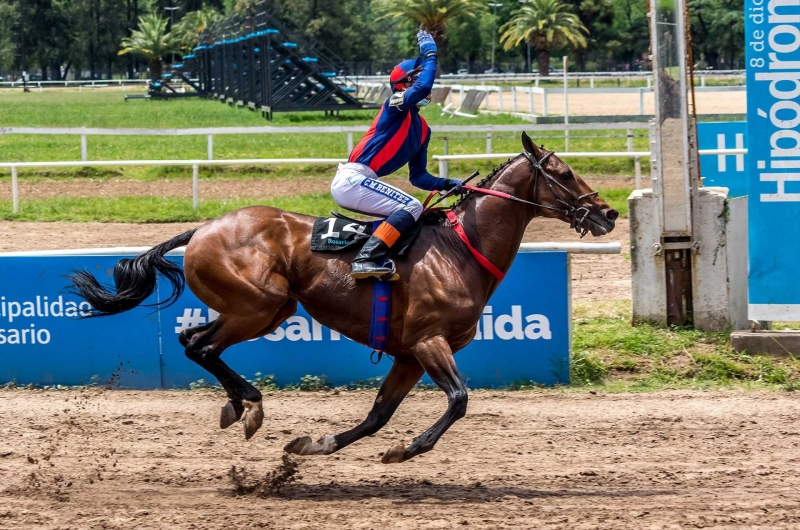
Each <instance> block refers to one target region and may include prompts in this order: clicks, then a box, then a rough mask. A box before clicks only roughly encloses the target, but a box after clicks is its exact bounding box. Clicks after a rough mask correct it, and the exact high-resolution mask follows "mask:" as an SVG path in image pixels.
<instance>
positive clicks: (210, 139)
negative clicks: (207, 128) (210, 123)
mask: <svg viewBox="0 0 800 530" xmlns="http://www.w3.org/2000/svg"><path fill="white" fill-rule="evenodd" d="M207 151H208V159H209V160H214V135H213V134H209V135H208V148H207Z"/></svg>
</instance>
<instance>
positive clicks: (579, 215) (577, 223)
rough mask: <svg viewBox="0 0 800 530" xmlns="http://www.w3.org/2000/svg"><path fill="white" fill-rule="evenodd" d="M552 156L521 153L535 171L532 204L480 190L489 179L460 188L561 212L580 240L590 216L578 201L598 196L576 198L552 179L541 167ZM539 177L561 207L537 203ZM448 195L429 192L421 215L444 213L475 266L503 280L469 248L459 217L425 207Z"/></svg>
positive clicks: (479, 255) (484, 260) (485, 259)
mask: <svg viewBox="0 0 800 530" xmlns="http://www.w3.org/2000/svg"><path fill="white" fill-rule="evenodd" d="M554 153H555V151H550V152H548V153H547V154H545V155H544V156H543V157H542V159H541V160H536V158H535V157H534V156H533V155H532V154H531V153H529V152H528V150H527V149H525V150H523V151H522V153H521V154H522V156H524V157H525V158H527V159H528V161H529V162H530V163H531V165H532V166H533V169H534V171H533V175H534V177H533V189H534V192H533V193H534V200H533V201H528V200H525V199H520V198H519V197H517V196H515V195H511V194H510V193H505V192H502V191H496V190H489V189H486V188H481V187H479V186H480V184H483V183H484V182H486V181H487V180H488V177H487V179H484V180H483V181H481V183H480V184H479V186H464V185H462V189H464V190H467V191H468V192H471V193H478V194H480V195H489V196H491V197H499V198H501V199H506V200H509V201H514V202H521V203H523V204H528V205H530V206H533V207H534V214H535V213H536V208H544V209H545V210H550V211H553V212H558V213H561V214H563V215H564V216H566V217H568V218H569V219H570V224H569V227H570V228H572V229H574V230H575V231H576V232H578V233H579V234H581V238H583V237H584V236H585V235H586V234H587V233H588V232H589V226H588V225H587V226H584V223H585V222H586V218H587V217H588V215H589V209H588V208H587V207H586V206H581V205H580V204H579V203H580V201H582V200H583V199H586V198H587V197H592V196H594V195H597V193H598V192H596V191H592V192H590V193H584V194H583V195H575V192H573V191H572V190H571V189H569V188H567V187H566V186H564V185H563V184H562V183H561V182H559V181H557V180H556V179H554V178H553V177H552V176H551V175H550V174H549V173H548V172H547V171H545V169H544V167H543V165H542V164H544V163H545V162H547V159H548V158H550V157H551V156H553V154H554ZM496 171H497V170H495V172H496ZM493 175H494V173H492V174H491V175H489V177H491V176H493ZM539 175H544V182H545V184H547V187H548V188H549V189H550V193H551V194H552V195H553V197H555V200H556V201H557V202H558V203H560V204H561V207H558V206H551V205H549V204H541V203H540V202H538V196H539ZM474 176H475V173H473V174H472V175H471V176H470V177H469V179H466V180H465V181H464V182H467V181H468V180H471V179H472V178H473V177H474ZM553 184H556V185H557V186H558V187H560V188H561V189H562V190H564V191H565V192H567V193H569V194H570V195H572V203H569V202H567V201H565V200H564V199H562V198H561V197H560V196H559V194H558V193H556V190H555V189H554V188H553ZM449 194H450V192H447V193H442V192H440V191H432V192H431V193H430V194H429V195H428V198H427V199H425V202H424V203H423V205H422V206H423V208H425V210H424V212H423V213H428V212H430V211H434V210H444V212H445V215H446V216H447V220H448V221H449V223H450V226H451V227H453V230H455V231H456V233H457V234H458V237H459V238H461V241H463V242H464V244H465V245H466V246H467V248H468V249H469V251H470V252H471V253H472V255H473V256H474V257H475V259H476V260H477V261H478V263H480V264H481V265H483V267H484V268H485V269H486V270H488V271H489V272H491V273H492V275H493V276H494V277H495V278H497V279H498V280H502V279H503V278H505V273H503V271H501V270H500V269H498V268H497V267H496V266H495V265H494V264H493V263H492V262H491V261H489V259H488V258H487V257H486V256H484V255H483V254H481V253H480V251H479V250H478V249H476V248H475V247H474V246H472V243H471V242H470V240H469V236H467V233H466V232H465V231H464V228H463V227H462V226H461V223H459V222H458V217H457V216H456V214H455V212H454V211H453V210H452V209H445V208H433V207H431V208H428V203H429V202H430V201H431V199H433V197H435V196H436V195H440V196H441V197H440V199H439V200H438V201H437V202H436V203H434V205H435V204H438V203H439V202H441V200H442V199H444V198H445V196H447V195H449Z"/></svg>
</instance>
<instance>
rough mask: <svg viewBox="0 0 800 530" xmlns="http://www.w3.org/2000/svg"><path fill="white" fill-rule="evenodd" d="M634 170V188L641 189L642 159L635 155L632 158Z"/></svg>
mask: <svg viewBox="0 0 800 530" xmlns="http://www.w3.org/2000/svg"><path fill="white" fill-rule="evenodd" d="M633 166H634V171H635V174H636V189H637V190H640V189H642V160H641V159H640V158H639V157H638V156H637V157H634V159H633Z"/></svg>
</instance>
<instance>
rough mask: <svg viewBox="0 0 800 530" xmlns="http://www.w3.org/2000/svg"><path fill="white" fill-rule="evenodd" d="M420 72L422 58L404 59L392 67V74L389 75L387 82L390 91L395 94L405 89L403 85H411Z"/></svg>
mask: <svg viewBox="0 0 800 530" xmlns="http://www.w3.org/2000/svg"><path fill="white" fill-rule="evenodd" d="M421 70H422V58H421V57H417V58H416V59H406V60H405V61H403V62H401V63H400V64H398V65H397V66H395V67H394V69H393V70H392V73H391V74H390V75H389V82H390V83H391V85H392V91H393V92H397V91H400V90H403V89H405V86H404V85H405V83H413V82H414V80H415V79H416V78H417V76H418V75H419V72H420V71H421Z"/></svg>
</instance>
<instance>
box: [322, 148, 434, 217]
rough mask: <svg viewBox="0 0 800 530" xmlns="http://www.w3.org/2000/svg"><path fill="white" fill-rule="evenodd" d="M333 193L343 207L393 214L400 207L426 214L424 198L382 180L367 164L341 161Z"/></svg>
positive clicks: (375, 213)
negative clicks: (415, 196)
mask: <svg viewBox="0 0 800 530" xmlns="http://www.w3.org/2000/svg"><path fill="white" fill-rule="evenodd" d="M331 195H333V200H334V201H336V204H338V205H339V206H341V207H342V208H347V209H348V210H351V211H354V212H358V213H363V214H367V215H374V216H378V217H389V216H390V215H391V214H392V213H394V212H396V211H398V210H405V211H407V212H408V213H410V214H411V215H413V216H414V219H419V216H420V215H422V203H421V202H419V201H418V200H417V199H415V198H414V197H412V196H411V195H409V194H407V193H406V192H404V191H402V190H400V189H399V188H396V187H394V186H392V185H390V184H386V183H384V182H381V181H380V180H378V175H376V174H375V172H374V171H373V170H372V169H371V168H370V167H369V166H365V165H364V164H356V163H354V162H348V163H347V164H339V169H338V170H337V171H336V177H335V178H334V179H333V183H332V184H331Z"/></svg>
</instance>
